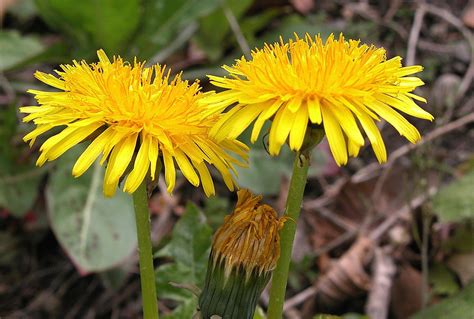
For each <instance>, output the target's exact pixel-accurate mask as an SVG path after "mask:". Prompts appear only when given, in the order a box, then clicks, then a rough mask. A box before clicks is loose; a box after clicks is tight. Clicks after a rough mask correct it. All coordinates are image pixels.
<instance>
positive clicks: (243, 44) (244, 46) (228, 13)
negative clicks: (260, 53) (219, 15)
mask: <svg viewBox="0 0 474 319" xmlns="http://www.w3.org/2000/svg"><path fill="white" fill-rule="evenodd" d="M221 6H222V10H223V11H224V15H225V17H226V19H227V21H228V22H229V26H230V28H231V29H232V32H233V33H234V36H235V39H236V40H237V43H238V44H239V46H240V49H241V50H242V52H243V53H244V55H245V57H246V58H250V47H249V44H248V43H247V40H245V37H244V34H243V33H242V30H241V29H240V26H239V22H238V21H237V18H236V17H235V15H234V13H233V12H232V10H231V9H230V8H229V6H228V5H227V4H226V3H225V2H224V1H222V4H221Z"/></svg>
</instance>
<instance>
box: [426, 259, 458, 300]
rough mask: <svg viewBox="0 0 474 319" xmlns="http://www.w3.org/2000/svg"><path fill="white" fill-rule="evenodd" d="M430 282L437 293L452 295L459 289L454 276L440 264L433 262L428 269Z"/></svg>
mask: <svg viewBox="0 0 474 319" xmlns="http://www.w3.org/2000/svg"><path fill="white" fill-rule="evenodd" d="M429 276H430V278H429V279H430V283H431V285H432V286H433V291H434V292H435V293H437V294H442V295H452V294H454V293H456V292H458V291H459V285H458V283H457V282H456V277H455V276H454V274H453V273H452V272H451V271H450V270H449V269H448V267H446V266H444V265H442V264H435V265H434V266H433V267H432V268H431V269H430V271H429Z"/></svg>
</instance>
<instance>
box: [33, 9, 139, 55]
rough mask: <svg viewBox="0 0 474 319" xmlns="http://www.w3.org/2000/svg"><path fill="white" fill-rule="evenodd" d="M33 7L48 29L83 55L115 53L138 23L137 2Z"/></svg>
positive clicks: (129, 36)
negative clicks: (98, 50)
mask: <svg viewBox="0 0 474 319" xmlns="http://www.w3.org/2000/svg"><path fill="white" fill-rule="evenodd" d="M36 5H37V8H38V12H39V14H40V15H41V17H42V18H43V19H44V21H45V22H46V23H47V24H48V25H50V26H51V27H52V28H53V29H56V30H58V31H60V32H62V33H64V34H65V35H66V36H68V37H70V38H71V40H72V41H73V42H74V46H75V47H79V48H81V49H83V50H86V52H90V51H94V50H97V49H99V48H103V49H104V50H106V51H108V52H109V54H114V53H117V51H118V50H119V49H120V48H121V47H122V45H123V44H125V43H126V41H127V40H129V39H130V38H131V36H132V35H133V33H134V32H135V30H136V28H137V26H138V23H139V22H140V2H139V0H83V1H80V3H78V2H77V1H75V0H36Z"/></svg>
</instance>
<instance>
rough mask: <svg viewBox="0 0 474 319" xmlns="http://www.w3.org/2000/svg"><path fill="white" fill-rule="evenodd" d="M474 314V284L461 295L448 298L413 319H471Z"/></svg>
mask: <svg viewBox="0 0 474 319" xmlns="http://www.w3.org/2000/svg"><path fill="white" fill-rule="evenodd" d="M473 313H474V282H472V283H471V284H470V285H468V286H467V287H466V288H465V289H464V290H463V291H462V292H460V293H459V294H457V295H455V296H453V297H450V298H447V299H445V300H443V301H442V302H440V303H439V304H436V305H434V306H431V307H429V308H427V309H425V310H423V311H421V312H419V313H417V314H416V315H414V316H413V317H411V318H412V319H425V318H430V319H448V318H456V319H471V318H472V314H473Z"/></svg>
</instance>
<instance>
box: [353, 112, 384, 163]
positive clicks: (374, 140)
mask: <svg viewBox="0 0 474 319" xmlns="http://www.w3.org/2000/svg"><path fill="white" fill-rule="evenodd" d="M357 118H358V119H359V121H360V124H361V125H362V127H363V128H364V131H365V133H366V134H367V137H368V138H369V141H370V143H371V144H372V149H373V150H374V153H375V156H376V157H377V160H378V161H379V163H383V162H386V161H387V150H386V149H385V143H384V142H383V139H382V135H381V134H380V131H379V129H378V127H377V125H375V123H374V120H373V119H372V118H371V117H370V116H368V115H367V114H365V113H363V112H361V113H360V114H359V115H358V116H357Z"/></svg>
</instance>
